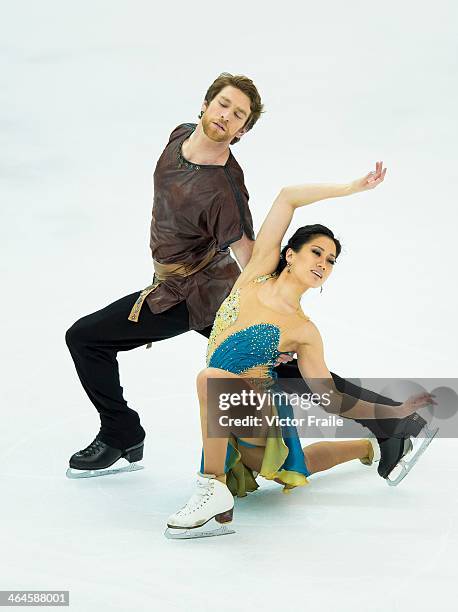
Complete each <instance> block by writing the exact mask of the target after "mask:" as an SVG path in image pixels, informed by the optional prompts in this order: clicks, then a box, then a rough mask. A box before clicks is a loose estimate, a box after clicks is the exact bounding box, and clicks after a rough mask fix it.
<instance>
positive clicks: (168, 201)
mask: <svg viewBox="0 0 458 612" xmlns="http://www.w3.org/2000/svg"><path fill="white" fill-rule="evenodd" d="M195 127H196V124H193V123H184V124H181V125H179V126H178V127H176V128H175V129H174V130H173V132H172V133H171V135H170V139H169V142H168V144H167V146H166V147H165V149H164V151H163V152H162V155H161V156H160V158H159V160H158V162H157V165H156V169H155V171H154V202H153V218H152V221H151V239H150V247H151V252H152V255H153V259H154V260H155V261H156V262H159V264H167V265H169V264H174V263H178V264H184V269H185V270H186V268H188V269H189V270H192V269H193V268H195V267H196V265H197V264H198V263H199V262H201V261H202V260H203V259H204V258H205V257H206V256H207V257H208V256H209V255H210V257H211V252H210V251H214V255H213V257H211V259H210V262H209V263H208V264H206V265H205V266H204V267H203V268H202V269H200V270H198V271H196V272H194V273H191V274H190V275H189V276H173V277H168V278H164V280H158V279H157V276H156V275H155V279H154V281H155V282H153V285H156V286H155V287H154V289H153V290H152V291H150V292H149V293H148V294H147V296H146V302H147V304H148V306H149V308H150V310H151V311H152V312H153V313H155V314H157V313H160V312H163V311H164V310H167V309H169V308H171V307H172V306H174V305H175V304H178V303H179V302H181V301H182V300H186V305H187V307H188V310H189V327H190V329H202V328H204V327H207V326H208V325H211V324H212V323H213V321H214V318H215V315H216V311H217V310H218V308H219V306H220V304H221V303H222V302H223V300H224V299H225V298H226V297H227V296H228V295H229V293H230V291H231V289H232V286H233V285H234V283H235V281H236V280H237V277H238V276H239V275H240V269H239V267H238V265H237V263H236V262H235V260H234V259H233V258H232V257H231V255H230V252H229V248H228V247H229V245H230V244H231V243H232V242H236V241H237V240H240V238H241V237H242V235H243V233H245V234H246V235H247V237H248V238H249V239H251V240H254V239H255V236H254V232H253V220H252V217H251V212H250V209H249V206H248V198H249V195H248V191H247V189H246V187H245V184H244V178H243V172H242V169H241V168H240V166H239V164H238V163H237V161H236V159H235V157H234V156H233V155H232V152H231V153H230V155H229V158H228V160H227V162H226V164H225V165H224V166H221V165H202V164H198V165H197V164H192V163H190V162H188V161H187V160H185V159H184V158H183V156H182V153H181V145H182V143H183V142H184V141H185V140H186V139H187V138H188V137H189V135H190V134H191V133H192V132H193V131H194V129H195ZM169 267H170V265H169ZM181 268H183V266H181ZM151 286H152V285H151ZM151 286H150V287H151ZM140 307H141V305H140Z"/></svg>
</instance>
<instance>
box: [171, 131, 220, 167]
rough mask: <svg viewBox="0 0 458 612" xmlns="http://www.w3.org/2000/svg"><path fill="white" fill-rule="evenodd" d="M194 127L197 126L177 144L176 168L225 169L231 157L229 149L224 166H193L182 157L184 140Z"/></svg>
mask: <svg viewBox="0 0 458 612" xmlns="http://www.w3.org/2000/svg"><path fill="white" fill-rule="evenodd" d="M196 127H197V125H195V126H194V127H193V128H192V130H191V131H190V132H189V133H186V135H185V137H184V138H182V139H180V141H179V143H178V151H177V158H178V167H179V168H181V167H182V166H185V167H186V168H190V169H192V170H200V169H201V168H226V167H227V165H228V164H229V160H230V158H231V155H232V151H231V150H230V149H229V157H228V158H227V161H226V163H225V164H224V165H223V164H194V163H193V162H190V161H188V160H187V159H186V158H185V157H184V155H183V152H182V147H183V143H184V141H185V140H187V139H188V138H189V137H190V136H191V134H192V133H193V132H194V130H195V129H196Z"/></svg>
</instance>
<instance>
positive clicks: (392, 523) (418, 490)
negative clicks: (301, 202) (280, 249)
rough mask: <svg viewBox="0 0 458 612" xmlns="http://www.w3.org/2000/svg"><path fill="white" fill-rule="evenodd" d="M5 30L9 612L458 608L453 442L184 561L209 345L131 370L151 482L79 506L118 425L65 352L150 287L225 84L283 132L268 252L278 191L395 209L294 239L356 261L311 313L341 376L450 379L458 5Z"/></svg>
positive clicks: (272, 155) (36, 24)
mask: <svg viewBox="0 0 458 612" xmlns="http://www.w3.org/2000/svg"><path fill="white" fill-rule="evenodd" d="M1 21H2V23H1V24H0V32H1V43H0V44H1V53H0V69H1V75H2V84H1V88H0V101H1V118H0V122H1V123H0V126H1V136H2V139H1V140H2V146H1V150H0V156H1V164H0V166H1V167H0V173H1V174H0V177H1V208H0V211H1V215H2V218H1V225H0V232H1V249H2V258H1V268H2V273H3V283H2V284H3V293H2V295H3V299H2V302H1V308H2V313H1V314H2V321H3V326H2V340H3V341H2V343H1V351H2V366H3V367H2V371H3V374H4V378H3V383H2V391H3V406H4V419H3V423H2V428H1V431H0V443H1V448H0V457H1V458H2V459H3V462H2V465H3V469H2V470H1V472H0V481H1V491H2V498H3V499H2V504H1V509H0V513H1V516H2V519H3V520H2V532H1V535H0V537H1V543H2V549H3V550H4V555H3V556H4V560H5V556H7V558H8V559H7V563H6V566H5V568H3V569H2V572H1V576H2V577H1V579H0V589H12V588H15V589H70V591H71V594H70V597H71V606H72V608H73V609H74V610H76V611H77V612H79V611H80V610H81V611H84V612H86V611H92V610H95V609H99V608H100V606H102V607H103V609H106V610H110V611H111V610H126V609H127V607H135V609H137V610H151V609H155V608H154V607H153V602H154V604H155V605H156V606H157V607H158V609H159V608H160V609H163V610H182V609H183V610H184V609H196V610H197V609H199V610H201V609H202V608H203V609H207V607H209V606H210V605H212V606H213V605H215V606H216V608H218V606H219V608H220V609H221V610H226V609H232V607H233V605H237V607H239V608H240V607H241V608H242V609H244V608H243V606H245V605H246V608H247V609H248V607H250V606H252V605H254V604H257V605H262V606H263V608H264V609H266V610H273V609H278V606H279V605H282V606H283V607H285V608H286V609H292V608H293V606H294V608H296V607H305V606H306V605H308V604H312V605H314V606H318V605H319V606H321V608H322V609H324V610H328V609H329V610H331V609H334V608H335V606H336V605H337V606H338V609H339V610H341V611H343V610H357V611H359V610H363V609H366V606H367V605H368V603H369V604H370V606H371V608H372V609H374V610H382V609H383V610H386V609H387V607H390V609H391V610H401V609H404V608H405V606H406V605H408V604H411V605H412V607H414V608H415V609H418V610H423V609H424V610H429V609H430V607H431V605H433V604H434V602H435V597H436V596H437V593H438V592H440V594H441V597H442V598H443V601H444V602H445V603H444V605H445V604H447V605H449V606H450V605H451V604H450V601H449V599H448V598H449V596H450V593H451V588H452V585H451V584H450V582H449V580H450V578H451V571H452V570H451V568H450V565H449V563H450V562H451V554H452V553H451V551H452V550H453V547H454V546H455V545H456V543H457V537H456V528H455V525H454V524H453V516H451V514H450V513H451V512H452V508H456V498H457V495H456V480H455V478H456V468H455V464H454V461H453V459H454V449H455V441H454V440H450V441H447V440H436V441H435V442H434V443H433V445H432V446H431V448H430V450H429V451H428V454H427V455H425V457H424V458H422V461H421V463H419V465H418V466H417V467H416V469H415V472H413V473H412V474H411V475H410V476H409V478H408V480H406V481H405V482H404V483H403V484H402V485H401V486H400V487H398V488H397V489H393V490H392V489H388V487H386V485H385V483H384V482H383V481H382V480H381V479H380V478H378V476H377V475H376V474H375V473H374V472H372V471H370V470H368V469H367V468H366V469H365V470H363V469H362V466H361V465H360V464H359V462H358V465H356V463H357V462H352V463H350V464H347V465H345V466H339V467H338V468H336V469H335V470H333V472H332V473H329V474H323V475H317V476H316V477H314V478H313V482H312V486H310V487H306V489H307V490H304V491H295V492H294V493H293V495H292V496H290V497H289V498H286V496H282V495H280V492H279V489H278V487H277V486H275V485H270V484H266V485H263V488H262V491H259V492H258V493H256V495H252V496H250V497H249V498H248V499H245V500H241V502H239V503H238V505H237V521H238V522H237V523H236V525H235V527H236V529H237V534H236V535H235V536H230V537H229V538H214V539H211V540H204V541H200V542H185V543H176V542H168V541H166V540H165V539H163V537H162V528H163V525H164V522H165V519H166V517H167V516H168V515H169V514H170V513H171V512H173V511H174V510H176V508H177V507H178V505H179V504H181V503H182V502H184V501H185V500H186V499H187V496H188V494H189V492H190V490H191V488H192V479H193V475H194V473H195V471H196V469H197V467H198V461H199V457H200V439H199V424H198V410H197V399H196V396H195V392H194V384H195V383H194V380H195V375H196V373H197V372H198V371H199V370H200V369H201V368H202V367H204V355H205V345H206V343H205V340H204V338H202V337H201V336H199V335H198V334H195V333H189V334H185V335H183V336H180V337H177V338H174V339H171V340H169V341H167V342H162V343H158V344H156V345H155V346H154V347H153V349H152V350H150V351H145V350H144V349H138V350H136V351H132V352H129V353H126V354H122V355H120V366H121V382H122V385H123V387H124V389H125V396H126V398H127V399H128V401H129V403H130V405H131V406H132V407H133V408H135V409H136V410H138V411H139V413H140V415H141V417H142V421H143V425H144V427H145V429H146V430H147V439H146V446H145V450H146V455H145V461H144V464H145V466H146V468H147V469H145V470H143V471H141V472H138V473H135V474H130V475H122V476H118V477H114V478H112V477H107V478H102V479H95V480H88V481H82V482H73V481H67V480H66V479H65V477H64V473H65V469H66V465H67V461H68V457H69V456H70V455H71V454H72V453H73V452H75V451H76V450H77V449H79V448H83V447H84V446H86V445H87V444H88V443H89V442H90V441H91V440H92V438H93V437H94V435H95V433H96V432H97V431H98V423H99V422H98V415H97V413H96V411H95V409H94V408H93V406H92V405H91V404H90V402H89V400H88V399H87V397H86V395H85V394H84V392H83V390H82V389H81V387H80V384H79V381H78V379H77V376H76V372H75V370H74V367H73V362H72V361H71V359H70V356H69V354H68V352H67V348H66V346H65V342H64V334H65V330H66V329H67V328H68V327H69V326H70V325H71V324H72V323H73V322H74V321H75V320H76V319H78V318H79V317H81V316H83V315H85V314H88V313H89V312H93V311H95V310H98V309H99V308H102V307H103V306H105V305H107V304H108V303H110V302H112V301H114V300H115V299H117V298H119V297H121V296H124V295H126V294H128V293H131V292H133V291H136V290H140V289H141V288H143V287H144V286H146V285H147V284H149V282H150V280H151V277H152V264H151V257H150V251H149V246H148V241H149V223H150V217H151V202H152V185H151V181H152V172H153V169H154V166H155V163H156V160H157V158H158V156H159V155H160V153H161V151H162V149H163V147H164V146H165V144H166V142H167V139H168V136H169V134H170V132H171V131H172V129H173V128H174V127H175V126H176V125H178V124H179V123H182V122H195V121H197V115H198V113H199V111H200V105H201V102H202V99H203V95H204V93H205V92H206V90H207V88H208V86H209V85H210V83H211V82H212V81H213V80H214V78H216V76H217V75H218V74H219V73H220V72H222V71H229V72H232V73H234V74H235V73H243V74H246V75H248V76H249V77H250V78H252V79H253V80H254V82H255V83H256V85H257V87H258V89H259V91H260V93H261V97H262V101H263V103H264V104H265V109H266V113H265V114H264V115H263V116H262V117H261V119H260V120H259V121H258V123H257V124H256V126H255V127H254V129H253V130H252V131H250V132H249V133H248V134H247V135H246V136H245V137H244V138H243V139H242V141H241V142H240V143H238V144H237V145H235V146H234V147H233V148H232V151H233V153H234V155H235V157H236V158H237V160H238V161H239V163H240V164H241V166H242V168H243V169H244V171H245V178H246V184H247V187H248V190H249V192H250V205H251V210H252V213H253V217H254V221H255V228H256V230H258V229H259V226H260V224H261V223H262V220H263V218H264V216H265V214H266V213H267V211H268V209H269V206H270V204H271V203H272V201H273V199H274V197H275V195H276V193H277V192H278V190H279V189H280V187H282V186H283V185H286V184H291V183H301V182H320V181H325V182H343V181H348V180H352V179H354V178H357V177H359V176H362V175H363V174H365V173H366V172H368V171H369V170H371V169H373V168H374V167H375V162H376V161H377V160H383V162H384V164H385V165H386V166H387V168H388V170H387V175H386V178H385V181H384V183H383V184H382V185H381V186H380V187H378V188H377V189H376V190H375V191H373V192H367V193H363V194H358V195H356V196H353V197H351V198H341V199H336V200H328V201H325V202H320V203H317V204H314V205H311V206H310V207H306V208H303V209H301V210H300V211H299V212H298V213H297V215H296V217H295V219H294V222H293V225H292V227H291V230H290V232H288V235H290V234H291V233H292V232H294V231H295V229H296V228H297V227H299V226H300V225H305V224H308V223H323V224H325V225H328V226H329V227H331V228H332V229H333V230H334V231H335V233H336V235H337V236H338V237H339V238H340V239H341V241H342V243H343V247H344V248H343V252H342V254H341V256H340V258H339V261H338V264H337V265H336V267H335V270H334V272H333V275H332V277H331V279H330V281H329V282H328V283H327V284H326V285H325V286H324V290H323V293H322V295H320V294H319V292H318V291H316V292H310V294H309V295H308V294H306V295H305V296H304V298H303V302H302V306H303V309H304V311H305V312H306V313H307V314H309V315H310V316H311V318H312V319H313V320H314V321H315V322H316V324H317V325H318V327H319V328H320V330H321V332H322V336H323V338H324V341H325V348H326V361H327V364H328V366H329V367H330V369H332V370H333V371H334V372H337V373H339V374H341V375H344V376H353V377H377V376H380V377H382V376H383V377H388V376H394V377H435V376H437V377H452V376H455V374H456V361H457V360H456V356H455V350H454V349H455V345H456V341H457V331H456V323H455V317H454V314H455V310H456V297H457V290H456V270H455V268H456V266H455V260H456V222H457V212H456V204H455V199H456V195H455V194H456V192H457V188H458V179H457V173H456V161H457V160H456V142H457V135H458V134H457V120H456V108H457V107H458V100H457V81H456V76H457V75H456V57H457V50H458V49H457V43H456V28H457V9H456V6H455V5H454V3H452V2H451V1H446V0H439V1H436V2H434V4H428V3H423V4H420V5H419V4H418V3H415V2H411V1H404V2H402V3H399V2H394V1H393V0H388V1H386V2H384V3H383V4H380V3H378V4H369V3H364V2H362V1H361V2H357V1H355V0H349V1H347V2H345V3H339V2H336V1H334V2H324V3H321V4H320V5H318V4H317V3H315V2H308V1H307V2H296V1H292V2H288V3H284V4H283V5H281V6H279V5H277V4H275V5H269V4H263V5H261V4H260V3H256V5H252V4H250V5H249V6H245V5H244V4H242V3H230V4H228V3H223V4H219V3H214V2H208V1H206V0H204V1H201V2H198V3H184V2H174V3H167V4H164V3H159V4H157V3H151V2H145V1H136V2H132V3H128V2H120V1H100V0H94V1H92V2H88V1H87V0H83V1H80V2H79V3H77V4H75V3H71V4H69V3H62V2H57V1H50V0H43V1H42V2H40V3H34V2H25V1H17V2H15V3H14V4H13V3H9V4H8V5H6V4H5V6H4V9H3V11H2V20H1ZM177 381H178V382H177ZM170 389H173V390H174V393H173V395H171V394H170ZM159 414H161V415H167V416H168V417H170V420H169V421H168V422H165V421H164V418H163V416H162V417H161V418H160V419H159V418H158V416H159ZM452 504H454V505H452ZM401 575H402V577H403V578H402V579H400V576H401ZM330 585H334V586H335V588H329V587H330ZM204 592H205V593H206V595H203V594H202V593H204ZM214 598H217V599H214ZM285 598H286V599H285ZM107 600H108V601H109V603H106V604H102V602H103V601H107ZM132 602H134V605H133V604H132ZM216 602H219V603H218V604H216ZM442 609H444V610H448V609H451V607H443V608H442Z"/></svg>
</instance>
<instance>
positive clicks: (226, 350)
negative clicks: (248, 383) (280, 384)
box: [208, 323, 280, 378]
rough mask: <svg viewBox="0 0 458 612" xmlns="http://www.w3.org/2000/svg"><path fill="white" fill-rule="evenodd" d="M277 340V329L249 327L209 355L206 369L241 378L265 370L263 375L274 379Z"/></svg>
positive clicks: (235, 334)
mask: <svg viewBox="0 0 458 612" xmlns="http://www.w3.org/2000/svg"><path fill="white" fill-rule="evenodd" d="M279 340H280V329H279V328H278V327H277V326H276V325H273V324H271V323H256V324H255V325H250V326H249V327H246V328H245V329H241V330H239V331H236V332H234V333H233V334H230V335H229V336H228V337H227V338H225V339H224V340H223V341H222V342H221V344H220V345H219V346H218V347H217V348H216V350H215V351H214V353H213V354H212V355H211V357H210V359H209V361H208V367H216V368H221V369H223V370H228V371H229V372H233V373H234V374H242V373H244V372H245V373H246V372H247V371H248V370H250V369H251V368H254V367H256V366H266V371H265V372H262V374H264V376H269V377H272V378H275V377H276V374H274V372H273V371H272V367H273V366H274V364H275V361H276V358H277V356H278V350H277V349H278V342H279ZM260 373H261V372H260Z"/></svg>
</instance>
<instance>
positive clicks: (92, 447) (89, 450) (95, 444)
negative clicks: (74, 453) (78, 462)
mask: <svg viewBox="0 0 458 612" xmlns="http://www.w3.org/2000/svg"><path fill="white" fill-rule="evenodd" d="M102 446H103V442H102V441H101V440H99V439H98V438H95V439H94V440H93V441H92V442H91V443H90V444H89V446H86V448H85V449H83V450H81V451H80V453H81V454H82V455H84V456H86V457H88V456H89V455H95V453H97V452H98V451H99V449H100V448H101V447H102Z"/></svg>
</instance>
